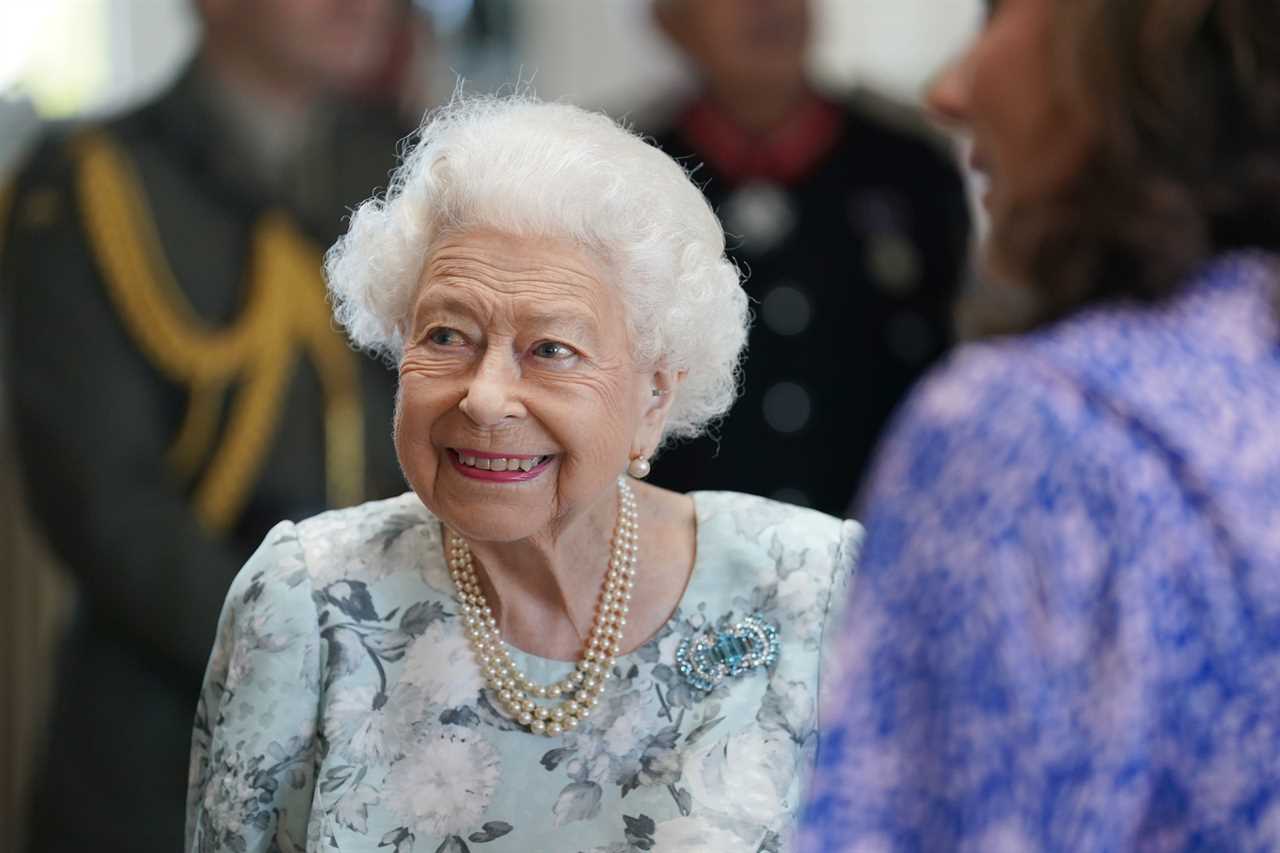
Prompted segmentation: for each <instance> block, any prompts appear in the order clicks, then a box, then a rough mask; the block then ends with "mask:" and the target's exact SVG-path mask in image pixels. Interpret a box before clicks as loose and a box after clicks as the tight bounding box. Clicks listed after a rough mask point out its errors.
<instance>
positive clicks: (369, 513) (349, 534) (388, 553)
mask: <svg viewBox="0 0 1280 853" xmlns="http://www.w3.org/2000/svg"><path fill="white" fill-rule="evenodd" d="M295 529H296V536H297V539H298V548H299V550H300V552H301V554H302V557H303V560H304V561H305V563H306V567H307V570H308V572H309V573H310V574H311V577H312V581H313V583H316V584H317V585H319V586H323V585H326V584H329V583H333V582H335V581H338V580H348V581H351V580H359V581H363V582H366V583H369V582H372V581H376V580H380V579H382V578H385V577H388V576H390V575H394V574H397V573H400V572H403V571H413V572H415V573H416V572H419V571H420V570H421V569H422V562H423V561H424V560H430V559H431V556H432V555H439V554H441V551H440V548H439V538H440V526H439V524H438V523H437V522H436V518H435V516H433V515H432V514H431V512H430V511H429V510H428V509H427V508H426V507H425V506H424V505H423V504H422V501H421V500H420V499H419V498H418V496H417V495H415V494H414V493H413V492H406V493H405V494H403V495H400V496H399V497H394V498H388V499H386V500H380V501H369V502H367V503H363V504H360V505H358V506H353V507H346V508H344V509H336V510H330V511H328V512H323V513H321V514H319V515H316V516H312V517H311V518H308V519H306V520H305V521H300V522H298V523H297V525H296V528H295ZM441 559H443V558H441Z"/></svg>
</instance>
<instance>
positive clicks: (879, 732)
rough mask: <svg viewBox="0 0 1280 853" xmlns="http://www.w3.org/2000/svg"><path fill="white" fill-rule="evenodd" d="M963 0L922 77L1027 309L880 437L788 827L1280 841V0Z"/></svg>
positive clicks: (984, 841)
mask: <svg viewBox="0 0 1280 853" xmlns="http://www.w3.org/2000/svg"><path fill="white" fill-rule="evenodd" d="M990 5H991V9H990V15H989V20H988V22H987V25H986V27H985V30H984V32H983V33H982V35H981V37H980V38H979V39H978V41H977V43H976V44H975V46H974V47H973V48H972V49H971V51H970V52H969V53H968V55H967V56H966V57H965V58H964V59H963V60H962V61H961V62H960V63H959V64H958V65H957V66H956V67H955V68H953V69H952V70H951V71H950V72H949V73H948V74H946V75H945V76H944V77H942V78H941V79H940V80H939V81H938V83H937V85H936V88H935V89H934V92H933V102H934V105H935V106H936V108H937V109H938V110H939V111H940V112H941V113H942V114H943V115H944V116H947V117H950V118H952V119H954V120H955V121H957V122H959V123H961V124H963V125H964V126H966V127H968V128H969V129H970V130H971V131H972V137H973V149H974V151H973V158H972V160H973V165H974V166H975V167H976V168H977V169H979V170H980V171H982V172H984V173H985V174H986V175H987V177H988V179H989V191H988V193H987V195H986V206H987V209H988V211H989V212H990V214H991V216H992V224H993V231H992V242H991V245H990V251H989V253H988V255H989V260H990V261H992V262H994V263H993V264H992V269H993V271H994V272H996V273H997V274H998V275H999V276H1000V277H1001V279H1002V280H1003V281H1005V282H1008V283H1012V284H1016V285H1018V286H1020V287H1022V288H1023V290H1024V291H1025V292H1026V293H1027V294H1029V295H1030V296H1032V297H1033V298H1034V301H1037V302H1038V303H1039V312H1038V316H1037V317H1036V318H1035V321H1034V323H1033V326H1034V328H1028V329H1025V330H1024V331H1023V332H1022V333H1021V334H1019V335H1016V336H1010V337H1006V338H1004V339H1001V340H994V341H989V342H985V343H981V344H977V345H974V346H971V347H968V348H966V349H964V350H962V351H960V352H959V353H957V354H956V355H955V356H954V357H953V358H952V360H951V361H950V363H949V364H948V365H946V366H945V367H944V368H942V369H941V370H940V371H939V372H938V373H936V374H935V375H934V376H933V377H932V378H931V379H930V380H928V381H927V382H926V384H925V385H924V387H923V388H922V389H920V390H919V392H918V393H917V394H916V395H915V397H914V399H913V401H912V402H911V403H910V404H909V405H908V406H907V408H906V410H905V412H903V413H902V414H901V416H900V418H899V421H898V423H897V426H896V428H895V430H894V432H893V435H892V437H891V438H890V439H889V443H888V445H887V446H886V447H885V448H884V449H883V452H882V455H881V458H880V460H879V463H878V465H877V469H876V470H877V473H876V474H875V475H874V477H873V482H872V483H871V485H870V488H869V493H868V497H867V500H866V506H867V513H866V516H865V520H866V524H867V544H866V548H865V551H864V556H863V560H862V563H861V567H860V570H859V580H858V589H857V592H856V594H855V595H854V596H853V600H852V604H851V607H850V611H849V619H848V622H847V626H846V628H845V630H844V632H843V635H842V637H841V640H840V646H839V649H840V652H841V653H840V655H839V660H840V661H841V662H842V663H847V669H846V671H845V672H844V673H843V674H842V675H840V676H839V677H837V678H836V679H835V680H834V685H835V686H834V687H833V688H832V689H830V690H828V691H827V698H826V700H825V701H826V703H827V707H828V708H829V709H831V711H832V714H831V716H830V718H828V719H826V722H828V723H830V728H829V729H826V730H824V732H823V751H822V753H821V756H820V759H819V763H820V767H819V769H818V781H817V782H816V783H815V785H814V788H813V791H812V798H811V806H810V808H809V809H808V810H807V812H806V821H805V831H804V832H803V834H802V838H803V843H802V844H801V845H800V846H801V847H802V849H803V850H805V851H813V853H818V851H821V852H822V853H830V851H842V850H848V851H853V850H858V851H864V850H876V851H899V850H901V851H917V850H920V851H953V850H960V851H1023V850H1027V851H1033V850H1034V851H1104V850H1105V851H1123V850H1139V851H1166V850H1167V851H1173V850H1178V851H1183V850H1206V851H1207V850H1224V851H1225V850H1233V851H1244V850H1250V851H1262V850H1277V849H1280V782H1278V781H1277V780H1278V779H1280V322H1278V317H1277V307H1278V306H1280V4H1277V3H1276V2H1275V0H1125V2H1118V0H1003V2H1000V3H992V4H990ZM828 747H829V748H828Z"/></svg>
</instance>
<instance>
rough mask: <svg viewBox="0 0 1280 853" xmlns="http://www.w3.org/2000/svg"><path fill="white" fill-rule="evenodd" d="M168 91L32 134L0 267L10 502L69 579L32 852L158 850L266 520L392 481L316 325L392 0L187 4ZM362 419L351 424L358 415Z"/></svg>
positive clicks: (390, 77)
mask: <svg viewBox="0 0 1280 853" xmlns="http://www.w3.org/2000/svg"><path fill="white" fill-rule="evenodd" d="M196 5H197V8H198V11H199V13H200V15H201V18H202V20H203V24H204V34H203V39H202V42H201V45H200V48H199V51H198V55H197V56H196V58H195V60H194V61H193V62H192V63H191V65H190V66H189V67H188V68H187V69H186V70H185V71H184V72H183V73H182V74H181V75H180V77H179V78H178V80H177V82H176V84H174V85H173V87H172V88H170V89H169V90H168V91H167V92H165V93H163V94H162V95H161V96H160V97H158V98H157V99H156V100H154V101H153V102H151V103H148V104H146V105H144V106H142V107H141V108H140V109H137V110H136V111H133V112H131V113H129V114H127V115H124V116H122V117H120V118H118V119H115V120H111V121H108V122H106V123H104V124H99V125H93V126H79V127H75V128H71V129H69V130H65V131H63V132H57V133H51V134H49V137H48V138H47V139H46V140H45V141H44V142H43V143H42V144H41V145H40V146H39V147H38V148H37V150H36V151H35V153H34V155H33V156H32V157H31V158H30V160H29V161H28V163H27V164H26V166H25V167H24V168H23V169H22V170H21V172H20V174H19V175H18V177H17V179H16V181H15V183H14V185H13V188H12V196H11V208H10V214H9V216H8V217H7V218H8V226H7V234H5V235H4V243H3V246H4V249H3V255H2V256H0V262H2V267H0V270H2V274H3V283H4V298H5V302H6V304H5V306H4V311H3V316H4V317H5V318H6V321H7V325H8V328H7V329H6V334H5V335H4V338H5V339H6V341H7V349H8V352H7V357H8V360H9V376H10V378H11V388H10V389H9V390H10V393H11V396H12V416H13V418H14V421H15V433H16V437H17V443H18V447H19V457H20V465H21V467H22V469H23V475H24V481H25V490H26V493H27V496H28V499H29V501H30V503H31V507H32V510H33V513H34V515H35V517H36V518H37V519H38V521H39V523H40V526H41V527H42V528H43V531H44V533H45V534H46V535H47V537H48V539H49V540H50V542H51V544H52V546H53V548H54V550H55V551H56V552H57V554H58V556H59V557H60V558H61V559H62V561H63V562H64V563H65V564H66V565H67V566H68V567H69V568H70V570H71V573H72V575H73V576H74V579H75V582H76V587H77V591H78V595H77V600H76V606H75V609H74V615H73V617H72V621H71V624H70V627H69V630H68V635H67V637H66V638H65V641H64V644H63V648H62V652H61V658H60V661H59V667H60V670H59V673H58V676H57V687H56V695H55V697H54V701H53V706H52V710H51V718H50V719H49V721H48V730H47V745H46V749H45V756H46V757H45V761H44V763H43V767H42V769H41V771H40V772H39V773H38V774H37V776H38V778H37V779H36V780H35V781H36V787H35V791H34V796H33V799H34V807H33V816H32V820H31V826H30V834H31V838H30V846H31V849H33V850H38V851H41V853H49V851H63V850H66V851H70V850H77V851H82V850H90V849H92V850H95V851H117V850H119V851H124V850H128V851H131V853H145V851H156V852H157V853H160V851H165V853H170V851H173V850H177V849H179V848H180V847H181V844H182V837H183V831H182V822H183V810H184V791H185V787H186V782H187V778H186V776H187V773H186V768H187V759H188V755H189V746H190V725H191V719H192V716H193V713H194V708H195V703H196V699H197V694H198V692H199V686H200V681H201V677H202V673H203V669H204V666H205V661H206V660H207V659H208V654H209V648H210V645H211V643H212V640H213V633H214V626H215V623H216V621H217V617H218V612H219V608H220V606H221V603H222V600H223V597H224V595H225V593H226V590H227V587H228V585H229V583H230V581H231V579H232V577H234V575H235V573H236V571H237V569H238V568H239V567H240V565H241V564H243V562H244V560H245V559H246V557H247V556H248V555H249V554H250V553H251V551H252V550H253V548H254V546H256V544H257V543H258V542H259V541H261V539H262V537H263V535H264V534H265V533H266V531H267V529H268V528H269V527H270V526H271V525H272V524H274V523H276V522H277V521H278V520H279V519H280V518H281V517H287V518H302V517H305V516H308V515H311V514H313V513H315V512H317V511H319V510H322V509H324V508H326V507H330V506H339V505H348V504H353V503H357V502H359V501H360V500H363V499H366V498H373V497H383V496H388V495H391V494H395V493H399V492H400V491H402V490H403V481H402V479H401V477H400V474H399V469H398V466H397V464H396V462H395V457H394V453H393V450H392V446H391V443H390V440H389V436H387V435H386V434H385V432H386V431H385V430H384V429H383V428H382V424H384V423H385V422H386V420H387V419H388V418H389V417H390V416H391V411H392V405H393V387H394V377H393V376H392V374H391V373H390V372H388V371H387V370H386V369H385V368H384V367H383V366H382V365H380V364H378V363H376V362H374V361H372V360H371V359H368V358H365V357H363V356H361V355H358V354H357V353H355V352H354V351H353V350H352V349H351V347H350V346H349V344H348V342H347V341H346V339H345V338H344V337H343V336H342V335H341V334H340V333H339V332H337V331H336V330H335V329H334V328H333V326H332V324H331V321H330V314H329V310H328V306H327V304H326V301H325V290H324V285H323V282H322V280H321V276H320V267H321V258H322V249H323V247H324V246H327V245H328V244H329V243H331V242H332V241H333V239H334V238H335V237H336V236H337V235H338V233H339V232H340V231H341V229H342V227H343V217H344V215H345V213H346V211H347V209H348V208H349V207H351V206H354V205H356V204H357V203H359V202H360V201H361V200H362V199H364V198H365V197H367V196H368V195H369V194H370V193H371V192H372V191H373V189H374V188H375V187H377V186H379V185H382V184H385V183H386V180H387V173H388V170H389V169H390V168H391V167H392V166H393V162H392V161H391V159H390V157H389V156H388V155H389V152H391V151H393V150H394V147H395V141H396V140H397V139H398V138H399V137H400V136H401V135H402V133H403V131H404V130H405V129H406V128H408V127H411V126H412V125H411V124H410V123H408V122H402V121H401V120H400V118H399V115H398V110H397V108H396V104H395V97H394V96H395V94H396V93H398V92H399V91H400V90H401V88H402V87H401V86H400V83H401V82H405V79H404V78H405V75H406V74H407V72H408V69H409V68H411V67H412V66H411V62H410V60H411V58H412V57H411V55H410V54H411V53H412V45H411V44H410V43H409V42H408V41H407V40H408V39H410V38H411V35H410V33H411V32H412V31H413V30H412V27H411V26H410V23H411V22H410V18H409V16H410V15H411V14H412V13H411V8H410V6H409V5H408V4H407V3H403V2H398V0H359V2H352V0H265V2H264V0H199V2H198V3H197V4H196ZM370 424H372V425H373V428H372V429H369V428H366V425H370Z"/></svg>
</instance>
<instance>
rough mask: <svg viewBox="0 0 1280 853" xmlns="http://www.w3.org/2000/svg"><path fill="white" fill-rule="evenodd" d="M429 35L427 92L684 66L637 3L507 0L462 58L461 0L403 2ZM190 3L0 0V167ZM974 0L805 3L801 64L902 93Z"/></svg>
mask: <svg viewBox="0 0 1280 853" xmlns="http://www.w3.org/2000/svg"><path fill="white" fill-rule="evenodd" d="M415 2H416V3H417V4H418V5H419V6H420V7H422V8H423V9H424V10H425V11H427V12H428V13H430V14H431V15H432V16H433V19H434V20H435V22H436V28H437V31H438V32H439V34H440V40H441V48H440V52H441V55H440V57H439V59H438V61H437V63H436V67H437V68H438V72H437V75H436V77H437V78H438V79H436V80H434V81H433V85H434V87H435V88H436V89H437V91H439V92H443V93H446V94H447V92H448V91H449V90H450V89H451V88H452V73H451V71H458V70H462V71H464V72H467V73H468V75H469V76H472V77H473V78H476V77H478V78H479V85H481V86H483V85H485V84H491V83H494V82H497V81H499V80H502V79H506V80H510V79H511V77H513V76H515V75H516V74H517V73H519V74H520V75H521V76H522V78H523V79H526V80H527V79H529V78H532V79H533V81H534V84H535V88H536V90H537V92H538V94H540V95H541V96H543V97H547V98H559V97H567V98H569V99H571V100H574V101H577V102H579V103H583V104H586V105H589V106H598V107H605V108H609V109H613V110H619V111H627V110H629V109H632V108H635V107H638V106H642V105H644V104H646V103H650V102H652V101H654V100H656V99H659V98H661V97H662V96H663V94H664V93H667V92H669V91H671V90H673V89H678V88H680V87H681V86H682V85H684V84H685V83H687V71H686V70H685V69H684V68H682V67H681V64H680V62H679V60H678V59H677V58H676V57H675V55H674V53H673V52H672V51H671V50H670V49H669V48H668V47H667V45H666V44H665V43H664V42H663V40H662V38H661V36H660V35H659V34H658V33H657V32H656V31H655V29H654V27H653V26H652V24H651V23H650V9H649V5H650V0H506V2H505V3H504V2H501V0H500V2H498V3H497V4H496V5H497V7H498V8H500V9H506V14H507V15H508V16H509V18H510V20H509V22H507V23H508V25H509V27H510V37H509V40H510V43H509V44H508V45H506V46H505V47H504V48H503V49H502V52H503V53H504V54H505V55H502V56H498V57H492V56H490V57H489V58H488V60H489V61H488V66H489V67H488V68H487V69H486V68H481V69H480V73H479V74H478V75H477V73H476V71H477V58H476V57H475V56H471V57H464V56H461V55H460V53H459V51H460V50H462V49H464V48H462V47H460V45H459V44H458V42H459V41H460V38H459V37H458V35H457V34H458V33H459V32H461V28H462V27H463V24H464V22H465V21H466V19H467V15H468V14H469V13H470V12H472V11H473V7H474V6H475V2H474V0H415ZM190 3H191V0H0V167H3V165H4V163H5V161H6V159H8V158H11V157H12V156H13V153H12V152H14V151H16V150H17V148H18V145H19V143H20V141H21V139H22V138H23V136H24V135H25V134H26V133H28V132H29V130H30V128H31V127H32V126H33V125H34V123H35V116H36V115H39V116H42V117H45V118H62V117H68V116H73V115H80V114H102V113H111V112H115V111H117V110H119V109H121V108H123V107H125V106H128V105H129V104H131V103H133V102H135V101H138V100H140V99H142V98H145V97H147V96H149V95H150V94H152V93H153V92H155V90H157V89H158V88H160V87H161V86H163V85H164V84H165V83H166V82H167V81H168V80H169V79H170V77H171V76H172V75H173V73H174V72H175V71H176V70H177V68H178V67H179V66H180V65H181V64H182V62H183V61H184V59H185V58H186V57H187V56H189V55H190V52H191V50H192V48H193V46H194V44H195V40H196V34H197V26H198V25H197V23H196V21H195V17H194V15H193V13H192V11H191V8H190ZM979 7H980V2H979V0H815V18H816V32H815V35H816V40H815V50H814V55H813V62H814V66H815V68H814V70H815V73H816V75H817V77H818V78H819V79H820V80H823V81H825V82H827V83H828V84H830V85H833V86H837V87H843V86H849V85H855V84H858V85H867V86H871V87H873V88H877V89H879V90H881V91H882V92H884V93H886V94H889V95H891V96H893V97H896V98H899V99H903V100H908V101H910V100H914V99H916V98H917V97H918V96H919V92H920V89H921V86H922V84H923V83H924V82H925V81H926V80H927V79H928V78H929V76H930V75H931V74H933V73H934V72H935V71H936V70H937V69H938V68H939V67H940V66H941V65H942V63H944V62H945V61H946V60H947V59H948V58H949V57H951V56H953V55H954V54H955V53H956V51H957V50H958V49H959V47H960V46H961V45H962V44H963V42H964V41H965V39H966V38H967V37H968V35H969V34H970V33H971V32H972V31H973V29H974V27H975V26H976V25H977V23H978V20H979V15H980V11H979Z"/></svg>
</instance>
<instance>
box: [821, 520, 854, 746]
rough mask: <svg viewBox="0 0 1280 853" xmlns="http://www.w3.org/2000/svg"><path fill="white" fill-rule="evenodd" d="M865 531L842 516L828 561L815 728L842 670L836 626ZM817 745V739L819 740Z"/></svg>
mask: <svg viewBox="0 0 1280 853" xmlns="http://www.w3.org/2000/svg"><path fill="white" fill-rule="evenodd" d="M865 533H866V531H865V530H863V528H862V525H860V524H859V523H858V522H856V521H854V520H852V519H848V518H846V519H845V520H843V521H842V522H841V523H840V542H839V545H838V546H837V548H836V555H835V560H834V562H833V565H832V575H831V592H830V594H829V595H828V597H827V608H826V612H825V613H824V614H823V617H822V646H821V648H822V659H821V661H822V662H821V665H820V667H819V671H818V697H817V701H818V714H819V716H818V730H819V731H822V730H823V729H824V728H825V727H824V726H823V720H822V708H823V696H824V690H825V689H826V687H827V685H828V684H830V683H833V682H835V681H838V680H839V679H840V677H841V675H842V674H843V667H841V665H840V664H841V660H842V656H841V654H840V649H839V639H840V633H839V628H840V626H841V624H843V621H844V612H845V607H846V606H847V603H848V600H849V595H850V591H851V590H852V588H853V586H854V582H855V580H856V579H857V576H858V559H859V553H860V552H861V550H862V542H863V538H864V535H865ZM818 748H819V749H821V748H822V747H821V743H819V747H818Z"/></svg>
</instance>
